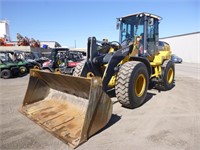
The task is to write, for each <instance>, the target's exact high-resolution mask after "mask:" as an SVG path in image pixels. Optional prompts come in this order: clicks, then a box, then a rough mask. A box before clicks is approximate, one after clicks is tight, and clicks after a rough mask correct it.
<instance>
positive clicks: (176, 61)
mask: <svg viewBox="0 0 200 150" xmlns="http://www.w3.org/2000/svg"><path fill="white" fill-rule="evenodd" d="M171 60H172V61H173V62H174V63H182V61H183V59H182V58H180V57H178V56H176V55H175V54H172V55H171Z"/></svg>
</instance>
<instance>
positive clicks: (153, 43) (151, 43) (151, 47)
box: [147, 18, 159, 55]
mask: <svg viewBox="0 0 200 150" xmlns="http://www.w3.org/2000/svg"><path fill="white" fill-rule="evenodd" d="M147 43H148V44H147V50H148V53H149V54H150V55H153V54H155V53H156V52H157V51H158V46H159V43H158V20H157V19H155V18H149V19H148V27H147Z"/></svg>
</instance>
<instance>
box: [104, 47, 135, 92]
mask: <svg viewBox="0 0 200 150" xmlns="http://www.w3.org/2000/svg"><path fill="white" fill-rule="evenodd" d="M131 50H132V46H126V47H123V48H121V49H119V50H117V51H116V52H114V53H113V55H112V57H111V59H110V61H109V62H108V67H107V68H106V70H105V72H104V75H103V82H102V86H103V90H104V91H105V92H107V90H108V83H109V81H110V79H111V78H112V76H113V75H114V74H115V72H116V71H115V67H116V66H117V65H118V64H119V63H120V61H122V60H123V59H124V58H125V57H126V56H127V55H128V53H130V52H131Z"/></svg>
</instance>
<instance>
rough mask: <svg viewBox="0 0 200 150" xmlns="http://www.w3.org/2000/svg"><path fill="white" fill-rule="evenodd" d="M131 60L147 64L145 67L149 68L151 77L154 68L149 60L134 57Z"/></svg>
mask: <svg viewBox="0 0 200 150" xmlns="http://www.w3.org/2000/svg"><path fill="white" fill-rule="evenodd" d="M130 60H132V61H140V62H143V63H144V64H145V66H146V67H147V71H148V74H149V77H151V74H152V67H151V65H150V62H149V60H148V59H146V58H145V57H134V56H132V57H130Z"/></svg>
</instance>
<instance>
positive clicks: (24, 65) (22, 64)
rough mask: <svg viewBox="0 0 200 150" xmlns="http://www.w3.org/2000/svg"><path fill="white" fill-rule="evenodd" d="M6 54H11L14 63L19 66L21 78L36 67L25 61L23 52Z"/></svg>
mask: <svg viewBox="0 0 200 150" xmlns="http://www.w3.org/2000/svg"><path fill="white" fill-rule="evenodd" d="M5 53H7V54H9V55H10V56H11V58H12V60H13V61H14V63H16V64H17V65H18V67H19V70H20V75H21V76H24V75H26V74H27V73H29V71H30V69H31V68H33V67H34V65H33V64H31V63H29V62H28V61H26V60H25V58H24V56H23V53H22V52H21V51H5Z"/></svg>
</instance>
